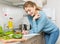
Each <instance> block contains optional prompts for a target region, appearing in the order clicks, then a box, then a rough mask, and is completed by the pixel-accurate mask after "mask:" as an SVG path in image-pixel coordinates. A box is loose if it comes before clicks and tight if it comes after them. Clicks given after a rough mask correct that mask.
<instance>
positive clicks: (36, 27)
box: [29, 13, 47, 33]
mask: <svg viewBox="0 0 60 44" xmlns="http://www.w3.org/2000/svg"><path fill="white" fill-rule="evenodd" d="M41 14H42V15H41V17H40V18H39V19H38V21H37V23H38V24H36V20H35V21H32V20H31V19H30V18H29V20H30V24H32V25H31V26H32V29H31V30H30V31H29V33H38V32H41V31H42V30H43V28H44V26H45V24H46V21H47V17H46V16H45V14H44V13H41Z"/></svg>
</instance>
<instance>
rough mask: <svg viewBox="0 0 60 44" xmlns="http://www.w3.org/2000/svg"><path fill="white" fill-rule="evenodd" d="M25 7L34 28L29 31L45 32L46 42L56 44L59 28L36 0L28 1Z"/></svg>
mask: <svg viewBox="0 0 60 44" xmlns="http://www.w3.org/2000/svg"><path fill="white" fill-rule="evenodd" d="M23 9H24V10H25V11H26V13H27V14H28V15H27V16H28V19H29V22H30V24H31V27H32V29H31V30H30V31H29V33H31V34H32V33H38V32H44V33H45V41H46V44H55V43H56V41H57V39H58V36H59V28H58V27H57V26H56V25H55V24H54V23H52V21H51V20H50V19H48V18H47V17H46V15H45V13H44V12H43V11H42V10H41V8H39V7H38V6H37V5H36V4H35V3H34V2H31V1H27V2H26V3H25V4H24V6H23Z"/></svg>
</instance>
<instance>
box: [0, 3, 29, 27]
mask: <svg viewBox="0 0 60 44" xmlns="http://www.w3.org/2000/svg"><path fill="white" fill-rule="evenodd" d="M5 14H7V16H5ZM24 14H25V13H24V10H23V9H22V8H16V7H11V6H8V5H3V4H0V25H2V26H3V27H4V24H7V22H8V20H9V18H10V17H12V18H13V23H14V27H15V28H16V27H18V26H19V24H21V23H27V24H28V20H27V18H25V17H24V18H23V15H24ZM23 20H24V22H23Z"/></svg>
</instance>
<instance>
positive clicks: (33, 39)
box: [0, 34, 44, 44]
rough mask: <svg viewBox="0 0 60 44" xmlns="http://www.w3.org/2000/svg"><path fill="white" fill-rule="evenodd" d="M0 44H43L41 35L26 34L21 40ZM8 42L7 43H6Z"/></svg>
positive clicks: (1, 43)
mask: <svg viewBox="0 0 60 44" xmlns="http://www.w3.org/2000/svg"><path fill="white" fill-rule="evenodd" d="M0 41H1V42H0V44H44V37H43V34H27V35H23V38H22V39H11V40H0ZM6 42H8V43H6Z"/></svg>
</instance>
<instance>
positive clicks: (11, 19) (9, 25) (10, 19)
mask: <svg viewBox="0 0 60 44" xmlns="http://www.w3.org/2000/svg"><path fill="white" fill-rule="evenodd" d="M8 29H10V31H13V18H9V21H8Z"/></svg>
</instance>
